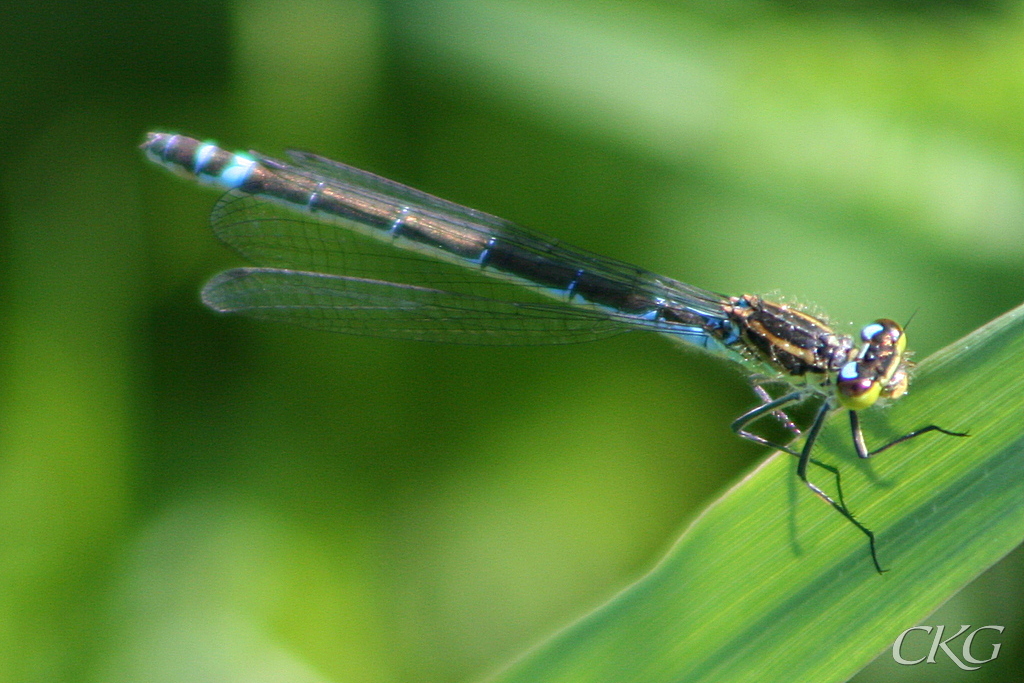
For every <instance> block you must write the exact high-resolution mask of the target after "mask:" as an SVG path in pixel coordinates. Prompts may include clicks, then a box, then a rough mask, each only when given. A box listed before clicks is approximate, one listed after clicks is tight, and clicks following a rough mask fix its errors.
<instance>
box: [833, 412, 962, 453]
mask: <svg viewBox="0 0 1024 683" xmlns="http://www.w3.org/2000/svg"><path fill="white" fill-rule="evenodd" d="M850 431H851V432H852V433H853V446H854V448H855V449H857V456H858V457H861V458H870V457H871V456H872V455H878V454H879V453H881V452H882V451H884V450H886V449H887V448H890V447H892V446H895V445H896V444H898V443H903V442H904V441H909V440H910V439H913V438H914V437H917V436H921V435H922V434H927V433H928V432H941V433H942V434H946V435H947V436H970V435H969V434H967V433H966V432H951V431H949V430H948V429H943V428H942V427H939V426H937V425H928V426H927V427H921V428H920V429H915V430H914V431H912V432H908V433H907V434H904V435H903V436H901V437H899V438H897V439H894V440H892V441H890V442H889V443H887V444H885V445H884V446H882V447H880V448H876V449H875V450H873V451H869V450H868V447H867V445H866V444H865V443H864V432H863V431H861V428H860V418H859V417H858V416H857V411H856V410H851V411H850Z"/></svg>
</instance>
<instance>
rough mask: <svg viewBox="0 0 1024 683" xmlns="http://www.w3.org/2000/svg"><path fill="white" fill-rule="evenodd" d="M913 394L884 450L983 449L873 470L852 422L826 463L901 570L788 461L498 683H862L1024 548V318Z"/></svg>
mask: <svg viewBox="0 0 1024 683" xmlns="http://www.w3.org/2000/svg"><path fill="white" fill-rule="evenodd" d="M911 392H912V393H911V394H910V395H908V396H907V397H905V398H903V399H901V400H900V401H898V402H896V403H894V404H893V405H892V406H890V407H889V408H888V409H886V410H879V411H867V414H865V416H864V417H865V420H864V422H865V434H866V436H867V440H868V444H869V446H870V445H877V444H879V443H885V442H886V441H887V440H891V439H892V438H894V437H895V436H898V435H900V434H903V433H905V432H907V431H910V430H912V429H914V428H917V427H921V426H923V425H926V424H930V423H935V424H938V425H940V426H943V427H946V428H948V429H953V430H961V431H968V432H970V434H971V436H970V437H968V438H956V437H949V436H944V435H941V434H928V435H924V436H922V437H920V438H918V439H914V440H912V441H909V442H906V443H904V444H900V445H898V446H895V447H893V448H892V449H890V450H888V451H885V452H884V453H881V454H879V455H878V456H877V457H876V458H873V459H871V460H870V461H859V460H858V459H857V458H856V457H855V455H854V454H853V449H852V445H851V444H850V438H849V428H848V423H847V421H846V420H845V419H840V418H838V417H835V418H833V419H831V420H830V421H829V424H828V425H826V429H825V430H824V431H823V433H822V436H821V439H820V442H819V444H820V445H819V447H818V449H816V457H818V458H820V459H822V460H823V461H826V462H829V463H831V464H834V465H837V466H839V467H840V468H841V470H842V472H843V489H844V493H845V496H846V502H847V503H848V504H849V506H850V508H851V509H852V510H853V512H854V513H855V514H856V515H857V516H858V518H859V519H860V520H861V521H862V522H863V523H865V524H866V525H867V526H869V527H870V528H872V529H873V530H874V531H875V532H876V534H877V535H878V552H879V557H880V559H881V562H882V564H883V566H886V567H887V568H889V569H890V570H891V571H889V572H888V573H886V574H884V575H881V576H880V575H879V574H877V573H876V572H875V571H874V569H873V568H872V564H871V560H870V556H869V554H868V549H867V543H866V541H865V539H864V537H863V536H862V535H861V534H860V532H858V531H857V530H856V529H854V528H853V527H852V526H851V525H850V524H849V523H848V522H847V521H846V520H844V519H843V518H842V517H841V516H840V515H839V514H837V513H836V512H835V511H833V510H831V509H830V508H828V507H827V506H826V505H825V503H824V502H823V501H821V500H819V499H817V498H816V497H815V496H814V495H813V494H812V493H811V492H810V491H808V490H807V489H806V488H805V487H803V486H802V484H800V483H799V482H798V481H797V480H796V477H795V475H794V464H795V460H794V458H793V457H792V456H789V455H786V454H776V455H775V456H773V457H772V458H770V459H769V460H768V461H767V462H765V463H764V464H763V465H762V466H760V467H758V468H757V469H756V470H755V471H754V472H753V473H751V474H750V475H749V476H748V477H746V478H745V479H743V480H742V481H741V482H739V483H738V484H737V485H736V486H734V487H733V488H732V489H731V490H730V491H728V492H727V493H726V494H725V495H724V496H722V498H720V499H719V500H718V501H716V502H715V503H713V504H712V505H711V506H710V507H709V508H708V509H706V510H705V511H704V512H703V513H702V514H701V515H700V516H699V517H698V519H696V520H695V521H694V522H693V523H692V524H691V525H690V527H689V528H688V529H687V530H686V532H685V533H684V534H683V536H682V538H680V540H679V541H678V542H677V543H676V545H675V546H674V547H673V548H672V549H671V551H670V552H669V553H668V555H667V556H666V557H665V558H664V559H663V560H662V561H661V562H660V563H659V564H658V565H657V566H656V567H655V568H654V569H653V570H652V571H651V572H650V573H649V574H648V575H647V576H645V577H643V578H642V579H640V580H639V581H638V582H636V583H635V584H633V585H632V586H630V587H629V588H627V589H626V590H625V591H623V592H622V593H620V594H619V595H617V596H616V597H615V598H614V599H612V600H611V601H610V602H609V603H607V604H606V605H604V606H602V607H600V608H599V609H597V610H596V611H595V612H593V613H591V614H589V615H587V616H586V617H584V618H582V619H581V620H580V621H578V622H576V623H574V624H572V625H571V626H569V627H567V628H566V629H565V630H563V631H562V632H560V633H558V634H556V635H555V636H554V637H553V638H551V639H550V640H549V641H547V642H545V643H543V644H541V645H540V646H538V647H537V648H535V649H533V650H531V651H530V652H528V653H527V654H526V655H524V656H523V657H522V658H520V659H519V660H518V661H516V662H514V663H513V664H512V665H511V666H510V667H509V668H508V669H506V670H504V671H502V672H501V673H499V674H498V675H497V676H496V677H495V680H496V681H499V682H500V683H517V682H520V681H521V682H523V683H527V682H528V683H547V682H555V681H588V682H594V683H597V682H605V681H606V682H608V683H613V682H614V683H626V682H629V681H638V682H639V681H643V682H644V683H661V682H665V683H668V682H669V681H671V682H672V683H680V682H682V681H714V682H716V683H718V682H720V681H730V682H737V681H757V682H758V683H766V682H768V681H775V680H779V681H786V682H787V683H792V682H794V681H815V682H816V683H822V682H824V681H844V680H847V679H848V678H849V677H850V676H852V675H853V674H854V673H855V672H856V671H858V670H859V669H861V668H862V667H863V666H865V665H866V664H867V663H868V662H870V661H871V660H872V659H873V658H874V657H875V656H876V655H877V654H878V653H879V652H881V651H882V650H884V649H886V648H888V647H891V645H892V642H893V640H894V639H895V637H896V636H897V635H898V634H899V633H900V632H901V631H902V630H904V629H906V628H908V627H910V626H913V625H915V624H917V623H920V621H921V620H922V619H924V618H925V617H926V616H927V615H928V614H930V613H931V612H933V611H934V610H935V609H936V608H938V607H939V606H940V605H941V604H942V603H943V602H945V601H946V600H947V599H949V598H950V597H951V596H952V595H953V594H954V593H956V592H957V591H958V590H959V589H960V588H962V587H963V586H964V585H966V584H967V583H968V582H970V581H971V580H972V579H973V578H974V577H976V576H977V575H978V574H980V573H981V572H982V571H984V570H985V569H986V568H988V567H989V566H991V565H992V564H993V563H995V562H996V561H997V560H999V559H1000V558H1001V557H1003V556H1004V555H1005V554H1007V553H1008V552H1009V551H1010V550H1012V549H1013V548H1014V547H1015V546H1016V545H1017V544H1019V543H1020V542H1021V541H1022V540H1024V476H1022V474H1024V307H1021V308H1017V309H1015V310H1013V311H1011V312H1010V313H1007V314H1006V315H1004V316H1002V317H1000V318H998V319H997V320H995V321H993V322H991V323H989V324H988V325H986V326H984V327H982V328H981V329H979V330H977V331H976V332H974V333H972V334H971V335H969V336H968V337H965V338H964V339H962V340H960V341H959V342H957V343H955V344H953V345H952V346H950V347H948V348H946V349H944V350H942V351H940V352H939V353H937V354H936V355H934V356H932V357H931V358H929V359H928V360H927V361H925V362H923V363H922V364H921V366H920V368H919V370H918V372H917V373H916V376H915V379H914V382H913V384H912V386H911ZM812 469H814V468H812ZM823 474H824V473H822V472H821V471H820V470H819V471H818V472H817V473H816V474H815V475H813V476H815V477H817V478H816V479H815V480H816V481H817V482H818V483H819V484H821V485H823V486H825V487H826V488H834V482H833V481H830V480H829V479H828V478H827V477H825V476H823Z"/></svg>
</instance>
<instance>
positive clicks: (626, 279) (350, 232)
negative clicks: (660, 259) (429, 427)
mask: <svg viewBox="0 0 1024 683" xmlns="http://www.w3.org/2000/svg"><path fill="white" fill-rule="evenodd" d="M292 158H293V160H294V161H295V162H296V164H299V165H298V166H291V165H288V164H285V163H284V162H280V161H275V160H273V159H269V158H266V157H260V160H261V162H262V163H263V164H265V165H266V166H268V167H269V168H272V169H275V171H276V172H278V173H280V174H281V176H282V178H284V179H286V180H287V179H288V178H293V179H294V176H295V175H299V176H302V177H304V178H307V179H310V180H314V181H316V184H317V185H318V186H320V187H330V188H332V189H334V190H336V191H337V192H339V193H341V194H343V195H344V196H346V197H351V198H352V202H353V205H357V204H358V205H368V204H372V205H373V206H375V207H381V206H383V207H385V209H384V211H385V212H387V211H393V212H394V213H396V214H401V213H407V212H409V211H415V212H416V213H417V215H418V216H420V217H421V218H422V217H426V218H427V219H429V221H431V225H432V226H434V227H436V229H438V230H440V231H445V234H446V235H448V237H447V238H446V239H447V240H448V241H449V243H451V242H453V241H456V240H458V239H462V238H465V239H466V241H467V242H474V241H475V242H478V243H487V242H488V241H489V240H491V239H492V238H493V239H495V240H499V241H500V242H501V244H502V248H505V249H507V248H508V245H513V246H514V247H515V248H516V249H518V250H520V253H523V254H527V255H528V256H529V255H532V257H534V258H536V259H537V262H538V263H541V262H542V263H551V262H557V263H558V264H559V266H560V267H562V266H564V267H565V268H568V269H571V271H577V270H578V271H580V272H584V271H585V272H586V273H587V274H588V275H593V276H594V277H596V278H598V281H599V282H602V283H605V284H606V285H607V287H608V290H609V291H610V292H612V293H613V294H614V295H615V296H616V297H618V298H617V299H616V300H619V299H627V300H628V301H629V302H630V303H631V307H630V308H629V309H628V310H622V309H620V308H619V307H611V306H605V305H597V304H594V303H588V302H587V301H585V300H581V297H576V298H575V299H574V298H573V297H571V296H568V294H567V293H566V292H558V291H553V290H552V289H550V288H548V287H545V286H544V285H543V284H537V283H534V282H531V281H529V280H528V279H527V278H526V277H521V276H516V275H515V274H513V273H508V272H499V271H498V270H497V269H495V268H486V269H484V270H482V267H481V266H480V265H479V263H474V262H472V261H471V260H466V259H463V258H460V257H458V256H457V255H455V254H453V253H451V252H450V251H448V252H446V251H445V250H444V249H439V248H433V247H430V246H429V245H428V246H427V247H421V248H419V249H418V250H412V249H406V248H400V245H397V243H396V240H395V239H393V238H392V237H391V236H390V235H389V233H388V232H387V231H384V230H381V229H380V228H379V227H373V226H368V225H366V224H363V223H360V222H358V221H356V220H354V219H352V218H351V217H346V216H343V215H336V214H333V213H327V212H324V211H318V212H316V213H315V214H310V213H308V212H306V211H303V210H302V208H301V207H296V206H294V205H285V204H278V203H275V202H274V201H272V200H268V199H266V198H263V197H259V196H254V195H249V194H246V193H244V192H241V191H238V190H235V191H232V192H229V193H227V194H225V195H224V196H223V197H221V199H220V200H219V201H218V203H217V205H216V206H215V207H214V210H213V212H212V215H211V224H212V226H213V229H214V232H215V234H216V235H217V236H218V237H219V238H220V239H221V240H222V241H224V242H225V243H227V244H228V245H229V246H231V247H232V248H234V249H235V250H236V251H238V252H239V253H240V254H241V255H242V256H243V257H244V258H246V259H247V260H249V261H251V262H252V263H254V264H256V265H257V266H262V267H261V268H249V269H244V268H243V269H238V270H234V271H230V272H228V273H225V274H223V275H221V276H218V277H217V278H215V279H214V280H213V281H211V282H210V283H209V285H208V286H207V287H206V289H205V290H204V300H205V301H206V302H207V303H208V304H209V305H210V306H212V307H213V308H216V309H217V310H221V311H231V312H238V313H244V314H247V315H251V316H254V317H259V318H268V319H274V320H281V321H286V322H292V323H296V324H300V325H305V326H308V327H317V328H319V329H328V330H332V331H337V332H347V333H351V334H366V335H375V336H387V337H400V338H404V339H428V340H436V341H448V342H464V343H474V344H480V343H485V344H524V343H527V344H533V343H536V344H550V343H564V342H570V341H585V340H589V339H597V338H600V337H604V336H609V335H611V334H616V333H618V332H624V331H627V330H629V329H649V330H654V331H662V332H670V333H671V334H673V335H674V336H677V337H679V338H681V339H683V340H685V341H689V342H690V343H694V344H696V345H698V346H704V347H706V348H708V347H709V340H708V336H707V333H706V332H705V326H704V325H703V324H702V322H703V321H705V320H708V321H717V320H721V319H722V316H723V312H722V303H723V301H724V298H723V297H722V296H721V295H718V294H715V293H713V292H708V291H705V290H702V289H699V288H696V287H690V286H689V285H684V284H682V283H678V282H676V281H674V280H671V279H668V278H661V277H659V276H657V275H654V274H653V273H649V272H647V271H644V270H642V269H640V268H637V267H635V266H631V265H629V264H627V263H623V262H620V261H616V260H614V259H606V258H603V257H600V256H597V255H595V254H592V253H589V252H586V251H583V250H579V249H575V248H572V247H568V246H565V245H562V244H560V243H558V242H557V241H553V240H549V239H547V238H545V237H543V236H541V235H538V234H536V233H532V232H530V231H528V230H525V229H523V228H520V227H518V226H516V225H514V224H512V223H509V222H508V221H504V220H502V219H500V218H497V217H494V216H490V215H488V214H484V213H482V212H478V211H474V210H473V209H469V208H467V207H463V206H460V205H458V204H454V203H452V202H447V201H445V200H442V199H438V198H437V197H433V196H431V195H428V194H426V193H423V192H420V191H418V190H415V189H413V188H409V187H406V186H404V185H401V184H399V183H395V182H393V181H390V180H387V179H385V178H381V177H379V176H375V175H373V174H371V173H367V172H365V171H360V170H358V169H355V168H352V167H349V166H346V165H344V164H339V163H337V162H333V161H331V160H329V159H324V158H323V157H317V156H315V155H310V154H305V153H292ZM559 297H561V298H560V299H559ZM567 299H568V300H567ZM666 301H669V302H672V303H674V304H682V305H683V306H685V308H687V309H688V310H689V311H691V312H692V313H695V314H696V315H694V316H689V317H688V319H692V320H693V324H692V325H682V324H680V323H679V322H678V321H677V322H675V323H674V324H667V323H665V322H663V321H661V320H659V319H658V316H652V315H651V312H652V311H655V310H657V309H659V308H660V307H661V306H662V305H663V304H664V303H665V302H666ZM711 326H712V327H713V324H712V325H711Z"/></svg>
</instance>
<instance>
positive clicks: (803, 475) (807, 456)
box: [796, 401, 888, 574]
mask: <svg viewBox="0 0 1024 683" xmlns="http://www.w3.org/2000/svg"><path fill="white" fill-rule="evenodd" d="M830 409H831V405H830V404H829V402H828V401H825V403H823V404H822V406H821V408H820V409H819V410H818V414H817V415H816V416H815V417H814V424H812V425H811V429H810V430H809V431H808V432H807V441H806V442H804V447H803V450H802V451H801V452H800V460H799V462H798V463H797V466H796V474H797V476H798V477H800V479H801V481H803V482H804V484H806V485H807V488H809V489H811V491H813V492H814V493H815V494H817V495H818V497H819V498H821V499H822V500H824V501H825V502H826V503H828V504H829V505H831V506H832V507H833V508H835V509H836V511H837V512H839V514H841V515H842V516H843V517H845V518H846V519H847V520H849V522H850V523H851V524H853V525H854V526H855V527H857V528H858V529H860V530H861V532H862V533H863V534H864V535H865V536H867V537H868V545H869V546H870V549H871V561H872V562H874V564H875V569H876V570H877V571H878V573H879V574H884V573H885V572H886V571H888V570H886V569H882V565H881V564H880V563H879V562H878V551H877V549H876V547H875V533H874V532H873V531H871V529H869V528H867V527H866V526H864V525H863V524H861V523H860V522H858V521H857V520H856V518H854V516H853V513H851V512H850V511H849V510H848V509H847V508H846V504H845V503H843V504H842V505H840V504H839V503H837V502H836V501H834V500H833V499H832V498H831V497H830V496H829V495H828V494H827V493H825V492H824V491H823V490H821V489H820V488H818V487H817V486H816V485H815V484H814V483H812V482H811V481H810V480H808V479H807V465H808V463H810V462H811V449H812V448H814V442H815V441H816V440H817V438H818V433H819V432H820V431H821V427H822V425H823V424H825V418H826V417H827V416H828V413H829V410H830ZM850 412H851V413H853V411H850ZM837 478H838V477H837ZM839 491H840V496H839V500H842V489H840V490H839Z"/></svg>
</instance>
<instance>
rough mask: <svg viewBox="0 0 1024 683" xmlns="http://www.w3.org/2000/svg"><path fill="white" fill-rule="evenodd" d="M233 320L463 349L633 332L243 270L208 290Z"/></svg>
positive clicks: (551, 314)
mask: <svg viewBox="0 0 1024 683" xmlns="http://www.w3.org/2000/svg"><path fill="white" fill-rule="evenodd" d="M202 297H203V302H204V303H206V305H207V306H210V307H211V308H213V309H215V310H217V311H221V312H226V313H243V314H245V315H249V316H251V317H254V318H259V319H263V320H273V321H278V322H288V323H292V324H297V325H301V326H304V327H311V328H315V329H319V330H328V331H332V332H344V333H346V334H356V335H368V336H374V337H393V338H400V339H415V340H424V341H443V342H449V343H462V344H493V345H510V344H559V343H571V342H582V341H590V340H594V339H601V338H603V337H609V336H611V335H614V334H619V333H621V332H625V331H627V330H629V329H630V327H628V326H626V325H624V324H623V323H622V321H619V320H616V319H615V318H614V317H609V316H608V315H605V314H602V313H599V312H597V311H590V310H586V309H576V308H571V307H569V306H566V305H561V304H558V303H550V304H548V303H525V302H512V301H499V300H495V299H490V298H487V297H480V296H473V295H470V294H456V293H453V292H449V291H442V290H437V289H430V288H427V287H417V286H413V285H402V284H397V283H393V282H382V281H379V280H371V279H365V278H357V277H345V276H341V275H329V274H324V273H309V272H302V271H295V270H284V269H277V268H236V269H233V270H229V271H226V272H224V273H220V274H219V275H217V276H215V277H214V278H213V279H212V280H210V281H209V282H208V283H207V284H206V286H205V287H204V288H203V293H202Z"/></svg>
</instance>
